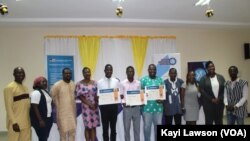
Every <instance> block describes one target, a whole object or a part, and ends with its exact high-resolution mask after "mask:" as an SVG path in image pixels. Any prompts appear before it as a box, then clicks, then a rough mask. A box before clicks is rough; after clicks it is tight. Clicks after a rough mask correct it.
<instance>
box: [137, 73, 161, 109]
mask: <svg viewBox="0 0 250 141" xmlns="http://www.w3.org/2000/svg"><path fill="white" fill-rule="evenodd" d="M140 81H141V89H143V90H144V89H145V86H160V85H164V82H163V79H162V78H161V77H158V76H156V77H155V79H151V78H150V77H149V76H145V77H143V78H142V79H141V80H140ZM142 112H145V113H162V112H163V105H162V103H157V102H156V100H148V101H147V104H146V105H144V106H143V108H142Z"/></svg>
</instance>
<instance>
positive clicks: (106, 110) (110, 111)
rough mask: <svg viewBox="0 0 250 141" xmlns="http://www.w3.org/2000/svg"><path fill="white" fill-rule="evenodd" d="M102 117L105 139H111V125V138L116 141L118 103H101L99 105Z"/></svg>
mask: <svg viewBox="0 0 250 141" xmlns="http://www.w3.org/2000/svg"><path fill="white" fill-rule="evenodd" d="M99 108H100V111H101V119H102V131H103V134H102V136H103V141H109V134H108V133H109V126H110V131H111V135H110V140H111V141H116V121H117V115H118V104H110V105H101V106H99Z"/></svg>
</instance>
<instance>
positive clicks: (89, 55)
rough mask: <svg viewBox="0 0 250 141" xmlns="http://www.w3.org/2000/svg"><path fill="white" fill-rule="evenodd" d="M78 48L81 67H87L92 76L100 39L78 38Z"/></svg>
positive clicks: (90, 37)
mask: <svg viewBox="0 0 250 141" xmlns="http://www.w3.org/2000/svg"><path fill="white" fill-rule="evenodd" d="M78 46H79V52H80V57H81V63H82V66H83V67H89V68H90V69H91V72H92V76H93V75H94V72H95V68H96V63H97V59H98V53H99V48H100V37H97V36H93V37H92V36H87V37H86V36H84V37H78Z"/></svg>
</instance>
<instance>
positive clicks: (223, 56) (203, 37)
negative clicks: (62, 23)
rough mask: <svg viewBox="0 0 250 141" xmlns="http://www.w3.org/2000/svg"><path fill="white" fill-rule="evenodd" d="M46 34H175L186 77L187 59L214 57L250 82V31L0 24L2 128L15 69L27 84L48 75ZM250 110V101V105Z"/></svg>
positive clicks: (218, 69) (220, 68)
mask: <svg viewBox="0 0 250 141" xmlns="http://www.w3.org/2000/svg"><path fill="white" fill-rule="evenodd" d="M47 35H151V36H160V35H175V36H176V37H177V38H176V47H177V51H178V52H179V53H181V61H182V62H181V64H182V65H181V68H182V74H181V76H183V79H185V76H186V72H187V71H186V70H187V62H190V61H206V60H212V61H214V63H215V66H216V72H217V73H220V74H222V75H224V76H225V78H226V79H229V77H228V73H227V69H228V67H229V66H230V65H236V66H238V68H239V72H240V76H241V77H242V78H244V79H246V80H248V81H249V82H250V75H249V72H250V59H248V60H245V59H244V52H243V44H244V43H245V42H248V43H250V30H243V29H201V28H199V29H195V28H182V29H179V28H178V29H177V28H118V27H116V28H112V27H98V28H97V27H92V28H91V27H86V28H83V27H50V28H45V27H42V28H36V27H32V28H28V27H19V28H15V27H11V28H10V27H5V28H4V27H0V65H1V68H0V74H1V80H0V91H1V94H0V112H1V113H0V115H1V118H0V131H5V130H6V128H5V121H6V119H5V118H6V112H5V106H4V101H3V88H4V87H5V86H6V85H7V84H8V83H9V82H10V81H12V80H13V75H12V73H13V69H14V67H16V66H22V67H23V68H24V69H25V71H26V80H25V82H24V83H25V84H26V85H27V86H28V87H29V89H30V91H31V90H32V87H31V86H32V82H33V79H34V78H35V77H37V76H38V75H44V74H45V65H44V64H45V58H44V48H43V38H44V36H47ZM248 107H249V111H250V104H249V106H248Z"/></svg>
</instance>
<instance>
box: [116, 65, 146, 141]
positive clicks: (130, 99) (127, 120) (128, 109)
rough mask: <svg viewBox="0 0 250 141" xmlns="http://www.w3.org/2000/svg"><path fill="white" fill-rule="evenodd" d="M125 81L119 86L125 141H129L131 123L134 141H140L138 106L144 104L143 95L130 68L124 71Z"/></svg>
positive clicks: (132, 69)
mask: <svg viewBox="0 0 250 141" xmlns="http://www.w3.org/2000/svg"><path fill="white" fill-rule="evenodd" d="M126 74H127V79H125V80H123V81H122V83H121V85H122V88H121V94H122V95H123V101H122V102H123V103H124V104H123V105H124V107H123V123H124V131H125V134H124V136H125V141H130V125H131V120H132V121H133V127H134V140H135V141H140V122H141V113H140V108H141V107H140V105H142V104H144V103H145V96H144V93H143V92H142V93H141V91H140V82H139V81H138V80H135V79H134V74H135V70H134V68H133V67H132V66H128V67H127V69H126Z"/></svg>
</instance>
